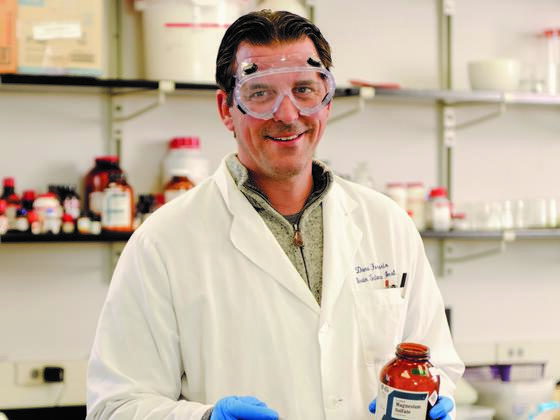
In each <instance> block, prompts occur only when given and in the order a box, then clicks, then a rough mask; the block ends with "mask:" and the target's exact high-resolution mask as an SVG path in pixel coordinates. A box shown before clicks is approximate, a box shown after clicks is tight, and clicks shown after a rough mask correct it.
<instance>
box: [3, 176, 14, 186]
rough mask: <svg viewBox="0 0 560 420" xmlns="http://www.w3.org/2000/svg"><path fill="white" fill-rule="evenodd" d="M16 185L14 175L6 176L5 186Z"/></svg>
mask: <svg viewBox="0 0 560 420" xmlns="http://www.w3.org/2000/svg"><path fill="white" fill-rule="evenodd" d="M14 185H15V181H14V178H13V177H11V176H8V177H6V178H4V187H13V186H14Z"/></svg>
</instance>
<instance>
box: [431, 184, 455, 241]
mask: <svg viewBox="0 0 560 420" xmlns="http://www.w3.org/2000/svg"><path fill="white" fill-rule="evenodd" d="M429 203H430V211H429V212H428V213H429V222H430V227H431V228H432V229H433V230H435V231H439V232H446V231H448V230H450V229H451V202H450V201H449V199H448V198H447V189H446V188H444V187H436V188H432V190H431V191H430V197H429Z"/></svg>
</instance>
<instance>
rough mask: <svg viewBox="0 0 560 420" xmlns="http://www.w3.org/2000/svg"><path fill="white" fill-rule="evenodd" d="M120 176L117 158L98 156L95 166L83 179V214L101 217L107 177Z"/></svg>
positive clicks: (120, 170)
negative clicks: (113, 174)
mask: <svg viewBox="0 0 560 420" xmlns="http://www.w3.org/2000/svg"><path fill="white" fill-rule="evenodd" d="M112 173H118V174H122V173H123V171H122V169H121V167H120V165H119V157H118V156H98V157H96V158H95V166H94V167H93V168H92V169H91V170H90V171H89V172H88V173H87V174H86V176H85V179H84V197H83V202H84V214H93V215H95V216H99V217H101V211H102V207H103V192H104V191H105V188H106V187H107V185H108V184H109V175H110V174H112Z"/></svg>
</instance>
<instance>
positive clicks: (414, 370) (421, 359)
mask: <svg viewBox="0 0 560 420" xmlns="http://www.w3.org/2000/svg"><path fill="white" fill-rule="evenodd" d="M395 354H396V357H395V358H394V359H392V360H390V361H389V362H388V363H387V364H386V365H385V366H383V369H381V373H380V375H379V392H378V394H377V409H376V411H375V418H376V419H378V420H381V419H384V418H385V419H387V418H396V419H403V420H405V419H424V418H425V419H429V416H428V411H429V410H430V409H431V408H432V407H433V406H434V405H435V403H436V402H437V400H438V396H439V383H440V378H439V373H438V372H437V370H436V369H435V368H434V366H433V365H432V364H431V363H430V360H429V358H430V349H429V348H428V347H427V346H425V345H423V344H418V343H401V344H399V345H398V346H397V350H396V353H395Z"/></svg>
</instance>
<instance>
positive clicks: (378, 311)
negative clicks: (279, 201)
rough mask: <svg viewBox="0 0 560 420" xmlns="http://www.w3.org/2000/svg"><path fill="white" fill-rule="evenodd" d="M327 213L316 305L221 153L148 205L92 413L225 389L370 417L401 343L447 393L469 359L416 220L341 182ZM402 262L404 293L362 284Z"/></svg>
mask: <svg viewBox="0 0 560 420" xmlns="http://www.w3.org/2000/svg"><path fill="white" fill-rule="evenodd" d="M323 217H324V257H323V260H324V262H323V264H324V268H323V295H322V305H321V307H319V305H318V304H317V302H316V301H315V299H314V298H313V295H312V293H311V292H310V290H309V289H308V287H307V285H306V283H305V282H304V281H303V280H302V278H301V277H300V275H299V274H298V272H297V271H296V269H295V268H294V266H293V265H292V263H291V262H290V260H289V259H288V257H287V256H286V255H285V253H284V252H283V251H282V249H281V247H280V246H279V245H278V243H277V241H276V239H275V238H274V236H273V234H272V233H271V232H270V230H269V229H268V227H267V226H266V225H265V223H264V222H263V220H262V219H261V218H260V216H259V215H258V214H257V212H256V211H255V210H254V208H253V207H252V206H251V204H249V202H248V201H247V199H246V198H245V197H244V195H243V194H242V193H241V192H240V191H239V190H238V189H237V187H236V186H235V184H234V182H233V179H232V178H231V176H230V175H229V173H228V171H227V168H226V166H225V163H224V162H222V164H221V167H220V168H219V169H218V170H217V172H216V173H215V174H214V175H213V176H212V177H211V178H209V179H208V180H206V181H205V182H204V183H202V184H200V185H199V186H197V187H196V188H195V189H193V190H191V191H190V192H189V193H187V194H185V195H183V196H182V197H180V198H177V199H175V200H174V201H172V202H171V203H170V204H168V205H166V206H164V207H162V208H161V209H160V210H158V211H157V212H156V213H155V214H154V215H152V216H150V218H149V219H148V220H147V221H146V222H145V223H144V224H143V225H142V226H141V227H140V229H139V230H138V231H137V232H136V233H135V234H134V235H133V237H132V238H131V239H130V241H129V242H128V244H127V245H126V248H125V250H124V252H123V254H122V256H121V257H120V261H119V263H118V266H117V268H116V270H115V274H114V277H113V280H112V284H111V286H110V290H109V293H108V297H107V301H106V303H105V305H104V308H103V311H102V314H101V318H100V321H99V325H98V330H97V335H96V339H95V343H94V346H93V350H92V354H91V360H90V365H89V369H88V419H109V418H110V419H123V420H125V419H126V420H131V419H157V420H161V419H182V420H200V418H201V417H202V415H203V413H204V412H205V411H206V410H207V408H209V406H210V405H212V404H214V403H215V402H216V401H217V400H219V399H220V398H222V397H225V396H229V395H252V396H255V397H257V398H259V399H261V400H262V401H264V402H266V403H267V404H268V406H269V407H271V408H273V409H275V410H277V411H278V412H279V413H280V416H281V418H282V419H286V420H322V419H326V420H349V419H352V420H366V419H369V420H371V419H372V415H371V414H370V413H369V411H368V405H369V403H370V401H371V400H372V399H373V398H374V397H375V396H376V394H377V386H378V380H377V378H378V374H379V371H380V369H381V367H382V366H383V364H384V363H385V362H386V361H388V360H389V359H391V358H392V357H393V356H394V351H395V346H396V345H397V344H398V343H399V342H402V341H415V342H422V343H425V344H427V345H428V346H429V347H430V348H431V354H432V362H433V363H434V364H435V365H436V366H438V367H439V368H441V370H442V383H441V390H440V393H441V394H443V395H448V396H452V393H453V389H454V381H456V380H457V379H458V378H459V376H460V375H461V373H462V369H463V364H462V362H461V361H460V359H459V358H458V356H457V354H456V352H455V350H454V347H453V345H452V341H451V338H450V334H449V330H448V327H447V324H446V320H445V317H444V307H443V302H442V299H441V295H440V293H439V290H438V288H437V285H436V282H435V280H434V276H433V274H432V271H431V269H430V267H429V264H428V261H427V259H426V257H425V254H424V249H423V246H422V241H421V239H420V236H419V235H418V233H417V231H416V229H415V227H414V225H413V223H412V222H411V220H410V218H409V217H408V216H407V215H406V213H405V212H404V211H403V210H402V209H400V208H399V207H397V206H396V205H395V204H394V203H393V202H392V201H391V200H390V199H388V198H386V197H385V196H383V195H382V194H379V193H376V192H374V191H373V190H370V189H366V188H364V187H361V186H358V185H355V184H352V183H350V182H347V181H344V180H342V179H339V178H336V177H335V182H334V184H333V186H332V189H331V190H330V191H329V193H328V194H327V196H326V197H325V199H324V202H323ZM403 272H406V273H407V282H406V288H405V294H404V297H403V296H402V290H400V289H391V288H389V289H386V288H384V287H383V288H377V286H378V285H380V284H381V283H380V282H383V280H371V279H374V278H377V277H379V276H381V277H383V279H385V278H389V279H390V280H393V279H396V278H398V279H399V280H400V276H401V274H402V273H403ZM391 273H395V276H396V277H395V276H392V275H391ZM366 280H367V281H366Z"/></svg>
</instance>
